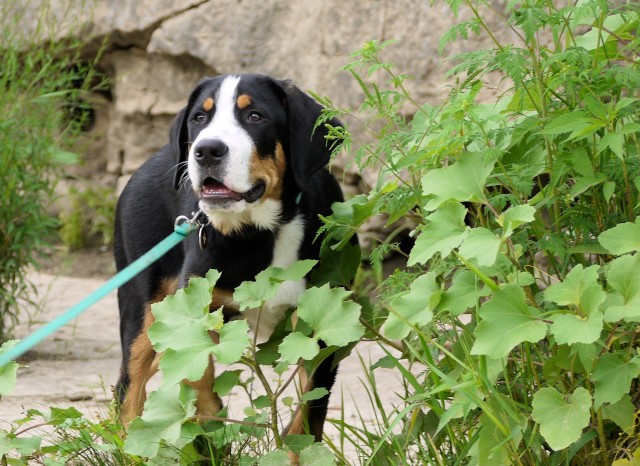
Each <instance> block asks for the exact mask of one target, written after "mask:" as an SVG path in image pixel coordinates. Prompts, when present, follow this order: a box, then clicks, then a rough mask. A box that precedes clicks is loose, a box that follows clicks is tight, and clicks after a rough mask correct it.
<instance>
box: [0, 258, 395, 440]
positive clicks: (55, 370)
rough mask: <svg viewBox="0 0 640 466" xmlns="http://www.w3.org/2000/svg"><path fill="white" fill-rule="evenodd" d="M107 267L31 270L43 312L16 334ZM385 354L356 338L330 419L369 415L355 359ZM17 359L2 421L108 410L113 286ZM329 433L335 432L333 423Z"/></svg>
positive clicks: (78, 294)
mask: <svg viewBox="0 0 640 466" xmlns="http://www.w3.org/2000/svg"><path fill="white" fill-rule="evenodd" d="M112 273H113V263H112V260H111V254H110V253H108V252H103V253H100V252H95V251H94V252H90V253H84V254H80V255H77V254H76V255H75V256H73V257H70V258H67V259H64V260H57V261H54V262H52V264H51V266H50V267H48V268H47V270H44V271H40V272H38V273H35V272H34V273H32V274H31V279H32V281H33V282H34V283H35V284H36V286H37V288H38V289H39V290H40V292H39V300H40V302H41V310H40V311H39V312H37V313H35V315H32V316H31V318H30V319H29V321H28V322H26V321H25V322H23V323H22V324H21V325H20V326H19V328H18V329H17V337H23V336H24V335H26V334H28V333H29V332H30V331H32V330H33V329H35V328H37V327H38V326H39V325H41V324H42V323H43V322H47V321H49V320H51V319H52V318H53V317H55V316H57V315H59V314H61V313H63V312H64V311H65V310H67V309H68V308H70V307H71V306H72V305H74V304H76V303H77V302H79V301H80V300H81V299H82V298H84V297H85V296H86V295H88V294H89V293H91V292H92V291H94V290H96V289H97V288H98V287H100V286H101V285H102V284H103V283H104V282H105V281H106V279H107V278H108V277H109V276H110V275H111V274H112ZM383 354H384V353H383V352H382V350H381V349H380V348H378V347H377V345H375V344H373V343H360V344H359V345H358V346H357V347H356V350H355V351H354V352H353V353H352V354H351V356H349V357H348V358H347V359H346V360H344V361H343V362H342V363H341V365H340V368H339V372H338V380H337V382H336V385H335V387H334V390H333V393H332V397H331V402H330V407H329V417H333V418H339V417H340V415H341V411H343V410H344V413H345V417H346V420H351V421H353V423H354V424H355V425H360V424H359V422H360V421H359V420H358V418H359V417H360V416H363V417H364V418H365V419H367V420H370V419H371V417H372V411H371V406H370V402H369V399H368V397H367V396H366V395H365V391H364V389H363V381H364V380H365V376H364V369H363V368H362V364H361V362H360V360H359V358H360V357H361V358H363V360H364V361H366V362H369V361H370V362H375V361H377V360H378V359H379V358H380V357H381V356H383ZM21 362H22V363H23V364H24V365H25V367H22V368H21V369H20V370H19V372H18V381H17V385H16V387H15V389H14V391H13V393H12V394H10V395H7V396H4V397H2V400H0V423H1V424H4V425H2V427H4V428H6V427H7V425H6V423H9V422H11V421H14V420H16V419H19V418H21V417H22V416H23V414H24V413H25V411H26V410H27V409H30V408H37V409H40V410H42V409H46V408H47V407H49V406H58V407H68V406H74V407H76V408H77V409H79V410H80V411H82V412H84V413H85V414H86V415H87V416H90V417H92V418H94V419H95V418H97V417H104V416H106V415H107V413H108V411H109V406H110V403H111V399H112V394H111V389H112V386H113V385H114V384H115V383H116V380H117V377H118V371H119V366H120V345H119V335H118V310H117V304H116V294H115V292H114V293H111V294H110V295H109V296H107V297H106V298H105V299H103V300H102V301H100V302H99V303H97V304H95V305H94V306H93V307H92V308H90V309H89V310H88V311H87V312H86V313H84V314H83V315H82V316H80V317H79V318H78V319H76V320H75V321H74V322H73V323H71V324H69V325H67V326H66V327H64V328H63V329H61V330H60V331H59V332H58V333H57V334H56V335H54V336H53V337H51V338H49V339H47V340H45V341H44V342H42V343H41V344H40V345H39V346H38V347H36V348H35V349H33V350H32V351H30V352H29V353H27V354H26V355H25V356H24V357H23V359H21ZM274 377H275V376H274ZM376 379H377V383H378V393H379V395H380V397H381V398H382V400H383V403H384V404H385V405H386V406H387V407H390V406H391V405H392V404H395V403H397V400H398V398H397V396H396V393H398V392H400V388H401V386H400V383H399V381H398V378H397V374H396V372H395V371H394V370H391V369H381V368H378V369H376ZM150 384H151V385H153V384H155V385H157V384H158V381H154V380H152V381H151V382H150ZM236 395H237V399H238V400H239V399H240V398H241V395H239V394H232V395H231V397H230V399H229V400H226V401H225V403H226V404H227V405H229V407H230V411H231V412H234V411H235V412H241V407H238V409H237V410H236V409H233V410H232V409H231V408H232V406H233V405H234V404H235V402H236V398H234V397H236ZM343 403H344V405H343ZM240 404H242V403H240ZM1 424H0V425H1ZM327 432H328V433H329V435H331V436H332V437H335V436H336V433H335V431H333V432H332V431H331V428H329V429H328V430H327Z"/></svg>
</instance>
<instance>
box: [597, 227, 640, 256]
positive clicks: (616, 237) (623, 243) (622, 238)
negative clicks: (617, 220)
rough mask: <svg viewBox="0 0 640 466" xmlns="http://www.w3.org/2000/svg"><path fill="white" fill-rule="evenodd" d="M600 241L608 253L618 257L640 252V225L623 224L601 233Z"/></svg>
mask: <svg viewBox="0 0 640 466" xmlns="http://www.w3.org/2000/svg"><path fill="white" fill-rule="evenodd" d="M598 241H599V242H600V244H601V245H602V246H603V247H604V248H605V249H606V250H607V251H609V252H610V253H611V254H615V255H617V256H619V255H621V254H626V253H627V252H634V251H640V225H638V224H637V223H629V222H627V223H621V224H619V225H616V226H615V227H613V228H610V229H608V230H607V231H603V232H602V233H600V236H598Z"/></svg>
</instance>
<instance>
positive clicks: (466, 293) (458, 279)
mask: <svg viewBox="0 0 640 466" xmlns="http://www.w3.org/2000/svg"><path fill="white" fill-rule="evenodd" d="M490 292H491V291H490V290H489V289H488V288H487V287H486V286H484V284H483V283H482V282H481V281H480V280H479V279H478V277H477V276H476V275H475V274H474V273H473V272H471V271H469V270H466V269H460V270H458V271H457V272H456V273H455V275H454V276H453V280H452V282H451V286H450V287H449V289H447V290H446V291H445V292H444V293H443V295H442V299H441V300H440V308H441V309H443V310H448V311H449V312H450V313H451V315H453V316H459V315H460V314H462V313H463V312H465V311H466V310H467V309H469V308H474V307H476V306H477V304H478V301H479V299H480V298H482V297H484V296H487V295H488V294H489V293H490Z"/></svg>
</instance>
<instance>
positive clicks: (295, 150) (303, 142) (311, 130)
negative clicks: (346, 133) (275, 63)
mask: <svg viewBox="0 0 640 466" xmlns="http://www.w3.org/2000/svg"><path fill="white" fill-rule="evenodd" d="M280 86H281V87H282V89H283V91H284V93H285V96H286V102H285V104H286V107H287V114H288V119H289V151H290V153H291V157H290V163H291V168H292V171H293V176H294V178H295V181H296V184H297V185H298V187H299V188H301V189H302V188H303V187H304V186H306V185H307V182H308V180H309V179H310V178H311V176H313V174H314V173H316V172H317V171H318V170H320V169H321V168H323V167H324V166H325V165H327V163H329V157H330V155H331V149H332V148H331V141H327V139H326V136H327V134H328V132H329V131H328V130H327V128H326V127H325V124H320V125H319V126H317V127H316V122H317V120H318V117H320V114H321V112H322V106H321V105H320V104H318V102H316V101H315V100H314V99H312V98H311V97H310V96H308V95H307V94H305V93H304V92H302V91H301V90H300V89H298V88H297V87H296V86H294V85H293V84H292V83H291V82H290V81H281V82H280ZM327 123H328V124H330V125H331V126H334V127H336V126H342V124H341V123H340V121H338V119H336V118H332V119H331V120H329V121H328V122H327Z"/></svg>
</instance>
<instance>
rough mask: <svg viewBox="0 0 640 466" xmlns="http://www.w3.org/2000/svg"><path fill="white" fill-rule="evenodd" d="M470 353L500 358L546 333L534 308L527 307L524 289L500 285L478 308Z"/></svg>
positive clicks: (511, 285)
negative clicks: (519, 345) (477, 320)
mask: <svg viewBox="0 0 640 466" xmlns="http://www.w3.org/2000/svg"><path fill="white" fill-rule="evenodd" d="M479 315H480V317H481V319H482V320H481V321H480V323H479V324H478V326H477V328H476V332H475V333H476V341H475V343H474V344H473V347H472V348H471V353H472V354H479V355H486V356H489V357H490V358H494V359H498V358H503V357H505V356H507V354H509V351H511V350H512V349H513V348H514V347H515V346H516V345H518V344H520V343H522V342H525V341H529V342H532V343H535V342H537V341H538V340H541V339H542V338H544V336H545V335H546V333H547V324H545V323H544V322H542V321H541V320H538V319H537V318H538V316H539V312H538V310H537V309H535V308H533V307H531V306H528V305H527V302H526V297H525V294H524V290H523V289H522V288H520V287H519V286H518V285H516V284H514V283H509V284H506V285H504V286H503V287H502V288H500V289H498V290H497V291H496V292H495V293H494V294H493V297H492V298H491V300H490V301H488V302H486V303H485V304H483V305H482V306H481V307H480V310H479Z"/></svg>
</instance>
